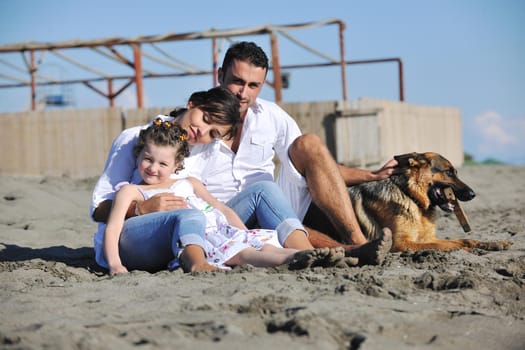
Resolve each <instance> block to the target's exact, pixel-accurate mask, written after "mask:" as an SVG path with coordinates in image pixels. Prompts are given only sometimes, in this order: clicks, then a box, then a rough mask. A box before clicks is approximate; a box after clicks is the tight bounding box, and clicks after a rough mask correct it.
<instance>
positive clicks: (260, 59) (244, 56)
mask: <svg viewBox="0 0 525 350" xmlns="http://www.w3.org/2000/svg"><path fill="white" fill-rule="evenodd" d="M234 60H239V61H243V62H248V63H250V64H253V65H254V66H255V67H260V68H264V69H266V70H267V71H268V56H266V53H265V52H264V50H263V49H261V48H260V47H259V46H257V44H255V43H254V42H248V41H241V42H238V43H235V44H233V45H232V46H230V48H229V49H228V51H226V55H225V56H224V60H223V61H222V70H223V71H224V72H226V70H227V69H228V68H229V67H230V66H231V65H232V64H233V61H234Z"/></svg>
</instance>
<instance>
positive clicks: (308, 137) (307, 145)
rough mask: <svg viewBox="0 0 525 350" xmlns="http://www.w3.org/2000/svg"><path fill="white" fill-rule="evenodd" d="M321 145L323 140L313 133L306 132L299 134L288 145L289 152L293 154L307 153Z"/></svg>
mask: <svg viewBox="0 0 525 350" xmlns="http://www.w3.org/2000/svg"><path fill="white" fill-rule="evenodd" d="M320 146H323V147H324V145H323V141H322V140H321V138H320V137H319V136H317V135H316V134H313V133H307V134H303V135H301V136H299V137H298V138H296V139H295V140H294V142H293V143H292V145H291V146H290V152H291V153H294V154H299V155H300V154H308V153H310V152H312V151H315V150H317V149H319V147H320Z"/></svg>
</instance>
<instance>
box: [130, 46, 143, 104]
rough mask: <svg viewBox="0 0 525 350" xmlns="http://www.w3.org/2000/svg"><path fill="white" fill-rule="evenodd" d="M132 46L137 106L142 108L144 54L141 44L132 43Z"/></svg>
mask: <svg viewBox="0 0 525 350" xmlns="http://www.w3.org/2000/svg"><path fill="white" fill-rule="evenodd" d="M131 46H132V47H133V60H134V63H133V65H134V68H135V85H136V89H137V108H142V106H143V103H142V96H143V90H142V55H141V53H140V45H139V44H131Z"/></svg>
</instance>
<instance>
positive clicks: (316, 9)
mask: <svg viewBox="0 0 525 350" xmlns="http://www.w3.org/2000/svg"><path fill="white" fill-rule="evenodd" d="M331 18H338V19H341V20H343V21H344V22H345V23H346V26H347V29H346V31H345V46H346V59H347V60H362V59H375V58H385V57H399V58H401V59H402V60H403V64H404V73H405V74H404V79H405V100H406V101H407V102H408V103H413V104H421V105H433V106H452V107H457V108H459V109H460V110H461V113H462V118H463V136H464V139H463V143H464V148H465V151H466V152H469V153H471V154H473V155H474V156H475V158H476V160H484V159H486V158H496V159H500V160H503V161H506V162H509V163H513V164H520V165H525V21H524V18H525V1H521V0H492V1H490V0H440V1H439V0H427V1H418V0H406V1H405V0H399V1H390V0H368V1H354V0H323V1H315V0H314V1H293V0H291V1H274V0H267V1H257V2H255V1H254V2H249V1H236V0H234V1H224V2H223V3H221V2H220V1H217V0H213V1H212V0H199V1H167V0H149V1H131V0H127V1H123V0H111V1H109V0H105V1H100V0H91V1H66V0H45V1H37V0H35V1H30V0H2V1H0V33H1V34H0V45H5V44H13V43H20V42H25V41H42V42H55V41H64V40H71V39H82V40H90V39H99V38H106V37H112V36H120V37H133V36H139V35H158V34H165V33H173V32H177V33H184V32H192V31H201V30H206V29H210V28H217V29H232V28H245V27H255V26H260V25H265V24H276V25H284V24H296V23H303V22H314V21H321V20H326V19H331ZM336 29H337V27H336V26H326V27H322V28H319V29H313V30H310V29H309V30H304V31H295V32H292V33H291V34H292V35H293V36H294V37H297V38H298V39H300V40H301V41H303V42H305V43H306V44H308V45H309V46H311V47H314V48H315V49H317V50H319V51H322V52H324V53H327V54H328V55H330V56H333V57H337V56H338V43H337V30H336ZM245 39H249V40H255V41H257V42H258V43H259V44H260V45H261V46H262V47H263V48H265V49H266V50H267V52H268V53H269V42H268V41H269V39H268V37H267V36H257V37H246V38H245ZM279 42H280V44H281V47H280V57H281V61H282V64H294V63H307V62H308V63H312V62H321V61H322V60H321V59H320V58H318V57H316V56H312V55H311V54H309V53H307V52H305V51H304V50H302V49H299V48H297V46H296V45H294V44H292V43H291V42H290V41H288V40H287V39H286V38H283V37H280V39H279ZM210 45H211V44H210V42H209V41H207V40H206V41H193V42H191V43H190V42H186V43H182V44H181V43H178V44H173V45H172V46H163V48H165V49H167V50H170V49H171V50H172V51H171V52H172V53H173V55H174V56H176V57H177V58H180V59H182V60H184V61H187V62H192V63H195V64H197V65H199V66H201V67H203V68H206V69H210V67H211V56H210V52H211V49H210ZM225 45H226V47H227V44H225ZM73 56H74V55H73ZM20 57H21V56H20V54H16V55H0V58H1V59H3V60H4V61H8V62H10V63H12V64H16V65H17V66H20V67H21V66H23V64H22V63H21V62H22V61H21V59H20ZM90 57H91V56H89V57H87V59H88V61H89V62H93V63H94V64H97V67H99V68H100V69H101V70H107V69H108V67H113V68H114V67H116V66H115V64H111V65H108V66H107V67H106V66H105V64H107V63H105V62H102V61H103V60H101V59H100V57H95V56H93V58H92V61H91V58H90ZM99 61H100V65H99ZM158 70H159V71H162V69H160V68H159V69H158ZM164 71H166V69H164ZM41 72H42V73H44V74H47V75H48V76H49V75H51V76H61V77H64V78H78V74H80V75H81V76H82V74H84V75H85V72H80V73H78V72H77V71H76V68H75V67H71V66H69V65H68V64H67V63H65V62H64V61H62V60H60V59H58V58H57V57H55V56H52V55H51V54H50V55H47V56H46V57H45V63H44V64H43V65H42V66H41ZM111 73H119V74H120V73H122V74H130V70H129V69H127V67H118V70H117V71H112V72H111ZM290 73H291V80H290V83H291V85H290V88H289V89H287V90H285V91H284V93H283V99H284V101H286V102H294V101H305V100H314V101H317V100H318V101H324V100H337V99H340V98H341V86H340V78H339V76H338V73H339V71H338V70H337V69H335V68H319V69H314V70H308V71H307V70H293V71H291V72H290ZM0 74H8V75H11V76H12V75H15V76H18V77H23V78H26V77H25V76H23V75H21V73H18V72H16V71H13V69H12V68H11V67H9V66H6V65H5V64H3V63H2V62H0ZM347 79H348V84H347V88H348V97H349V98H350V99H357V98H359V97H361V96H371V97H378V98H385V99H397V98H398V87H397V70H396V66H395V64H393V63H390V64H388V63H385V64H374V65H358V66H349V67H348V71H347ZM9 82H10V81H8V80H5V79H2V78H0V84H5V83H9ZM211 85H212V80H211V77H207V76H204V77H199V78H177V79H173V78H161V79H147V80H145V96H146V97H145V103H146V106H148V107H157V106H158V107H165V106H174V105H179V104H182V103H184V101H185V100H186V99H187V97H188V96H189V94H190V93H191V92H192V91H194V90H200V89H205V88H209V87H211ZM117 88H118V87H117ZM55 89H56V88H55ZM60 92H63V93H68V94H71V96H72V98H73V101H74V103H75V106H76V107H78V108H93V107H105V106H107V100H105V99H104V98H102V97H100V96H98V95H97V94H95V93H94V92H92V91H91V90H89V89H87V88H85V87H83V86H81V85H75V86H73V87H71V88H69V89H68V90H67V91H64V90H61V91H60ZM262 97H264V98H268V99H273V90H272V89H271V88H270V87H265V89H264V91H263V94H262ZM116 104H117V105H119V106H123V107H127V108H133V107H135V97H134V92H133V89H128V90H127V91H126V92H125V93H123V94H122V95H120V96H119V98H117V100H116ZM28 106H29V90H28V89H27V88H16V89H0V112H12V111H21V110H26V109H28Z"/></svg>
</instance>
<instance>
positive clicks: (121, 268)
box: [109, 264, 128, 276]
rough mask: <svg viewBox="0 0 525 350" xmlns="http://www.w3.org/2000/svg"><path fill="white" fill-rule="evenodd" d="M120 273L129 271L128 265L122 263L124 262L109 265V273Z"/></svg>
mask: <svg viewBox="0 0 525 350" xmlns="http://www.w3.org/2000/svg"><path fill="white" fill-rule="evenodd" d="M119 273H128V269H126V267H125V266H124V265H122V264H120V265H115V266H110V267H109V274H110V275H112V276H113V275H117V274H119Z"/></svg>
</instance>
